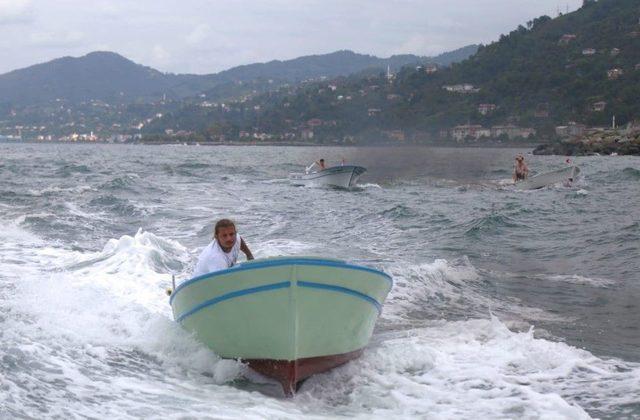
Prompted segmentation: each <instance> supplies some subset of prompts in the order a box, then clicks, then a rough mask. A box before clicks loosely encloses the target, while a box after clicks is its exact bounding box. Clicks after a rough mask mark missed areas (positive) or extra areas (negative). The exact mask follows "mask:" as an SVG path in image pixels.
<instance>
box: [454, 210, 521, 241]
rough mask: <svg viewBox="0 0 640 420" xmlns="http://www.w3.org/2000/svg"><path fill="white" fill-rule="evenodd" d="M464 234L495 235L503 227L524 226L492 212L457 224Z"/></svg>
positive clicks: (502, 229)
mask: <svg viewBox="0 0 640 420" xmlns="http://www.w3.org/2000/svg"><path fill="white" fill-rule="evenodd" d="M459 228H461V229H462V230H464V234H465V235H466V236H472V237H479V236H482V235H483V234H489V235H497V234H500V233H502V232H503V231H504V230H505V229H513V228H526V226H524V225H521V224H518V223H516V222H515V220H514V219H512V218H511V217H509V216H505V215H502V214H497V213H492V214H488V215H485V216H481V217H477V218H475V219H472V220H470V221H468V222H466V223H464V224H462V225H460V226H459Z"/></svg>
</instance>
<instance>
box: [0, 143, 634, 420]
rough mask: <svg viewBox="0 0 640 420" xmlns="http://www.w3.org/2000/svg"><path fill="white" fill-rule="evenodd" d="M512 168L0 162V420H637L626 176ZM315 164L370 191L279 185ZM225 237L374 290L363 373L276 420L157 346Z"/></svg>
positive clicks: (82, 153) (356, 155) (594, 162)
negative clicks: (356, 274)
mask: <svg viewBox="0 0 640 420" xmlns="http://www.w3.org/2000/svg"><path fill="white" fill-rule="evenodd" d="M518 152H525V153H526V152H527V150H526V149H461V148H451V149H446V148H397V149H392V148H289V147H199V148H197V147H186V146H134V145H67V144H51V145H35V144H0V159H1V160H0V343H1V346H0V418H51V417H59V418H84V417H91V418H142V417H144V418H160V417H162V418H183V417H196V418H201V417H209V418H302V417H304V418H335V417H337V416H349V417H355V418H367V419H369V418H415V417H418V418H554V419H555V418H569V419H581V418H589V417H598V418H640V391H639V390H640V327H639V325H640V304H639V301H640V276H639V274H638V273H639V270H640V208H639V206H640V159H638V158H637V157H584V158H575V160H574V161H573V162H572V164H577V165H578V166H580V168H581V169H582V173H581V175H582V177H581V178H580V179H579V180H578V181H577V182H576V183H574V185H571V186H562V185H561V186H552V187H549V188H544V189H541V190H536V191H516V190H514V189H513V188H512V187H511V185H510V182H509V178H510V176H511V168H512V163H513V157H514V155H515V154H516V153H518ZM319 158H325V159H326V160H327V162H328V163H329V164H335V163H338V162H340V161H341V160H342V159H344V160H345V161H346V162H348V163H353V164H358V165H362V166H365V167H367V168H368V172H367V173H366V174H365V175H364V176H363V177H362V178H361V180H360V184H359V186H358V187H356V188H354V189H352V190H340V189H331V188H305V187H295V186H292V185H290V184H289V182H288V180H287V175H288V173H289V172H296V171H300V170H302V169H303V168H304V167H305V166H307V165H308V164H309V163H310V162H312V161H314V160H317V159H319ZM527 161H528V163H529V166H530V167H531V169H532V170H534V171H537V172H544V171H547V170H553V169H558V168H561V167H562V166H563V165H566V163H565V162H564V158H563V157H535V156H530V155H527ZM338 164H339V163H338ZM222 217H231V218H233V219H234V220H235V221H236V222H237V225H238V229H239V232H240V234H241V235H242V237H243V238H244V239H245V241H246V242H247V244H248V245H249V246H250V248H251V249H252V251H253V254H254V255H255V256H256V257H258V258H259V257H269V256H276V255H315V256H323V257H337V258H341V259H345V260H347V261H349V262H352V263H356V264H362V265H366V266H370V267H374V268H377V269H381V270H384V271H385V272H387V273H389V274H390V275H391V276H392V277H393V279H394V282H395V284H394V288H393V290H392V291H391V294H390V295H389V298H388V300H387V302H386V303H385V305H384V309H383V312H382V315H381V317H380V319H379V320H378V324H377V327H376V330H375V332H374V334H373V337H372V340H371V342H370V344H369V346H368V347H367V348H366V350H365V352H364V354H363V356H362V357H361V358H359V359H357V360H355V361H352V362H350V363H348V364H346V365H344V366H342V367H340V368H337V369H334V370H332V371H330V372H328V373H325V374H319V375H315V376H314V377H312V378H310V379H309V380H307V381H306V382H305V383H304V384H303V386H302V388H301V389H300V391H299V393H298V394H297V395H296V396H295V397H294V398H293V399H286V398H283V396H282V393H281V391H280V389H279V385H277V384H276V383H274V382H273V381H270V380H269V379H266V378H263V377H261V376H260V375H258V374H256V373H254V372H252V371H251V370H249V369H248V368H247V367H246V366H245V365H243V364H242V363H241V362H239V361H235V360H223V359H220V358H219V357H218V356H216V355H215V354H214V353H213V352H211V351H210V350H209V349H208V348H206V347H205V346H203V345H202V344H200V343H199V342H198V341H197V340H196V339H194V338H193V337H192V336H191V335H190V334H188V333H187V332H186V331H185V330H183V329H182V328H181V327H180V326H179V325H178V324H176V323H175V322H174V321H173V319H172V315H171V310H170V307H169V303H168V297H167V296H166V293H165V292H166V289H167V288H169V287H171V275H172V274H175V275H176V276H177V278H178V280H179V281H180V280H183V279H186V278H188V277H189V275H190V272H191V270H192V269H193V266H194V263H195V258H196V257H197V255H198V254H199V251H200V250H201V249H202V248H203V247H204V246H205V245H206V244H207V243H208V242H209V241H210V240H211V234H212V228H213V224H214V223H215V221H216V220H217V219H219V218H222Z"/></svg>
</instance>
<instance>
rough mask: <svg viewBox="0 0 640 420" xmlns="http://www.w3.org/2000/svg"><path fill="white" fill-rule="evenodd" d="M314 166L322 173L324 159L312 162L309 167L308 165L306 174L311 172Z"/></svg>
mask: <svg viewBox="0 0 640 420" xmlns="http://www.w3.org/2000/svg"><path fill="white" fill-rule="evenodd" d="M314 166H317V167H318V168H320V170H321V171H323V170H324V169H325V168H326V166H325V164H324V159H320V160H316V161H315V162H313V163H312V164H311V165H309V167H308V168H307V170H306V172H307V173H309V172H311V170H312V169H313V167H314Z"/></svg>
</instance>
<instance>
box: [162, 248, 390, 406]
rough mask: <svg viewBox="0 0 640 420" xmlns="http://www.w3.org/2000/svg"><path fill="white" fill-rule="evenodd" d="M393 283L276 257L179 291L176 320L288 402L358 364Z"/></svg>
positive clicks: (366, 272) (333, 264)
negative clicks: (267, 381)
mask: <svg viewBox="0 0 640 420" xmlns="http://www.w3.org/2000/svg"><path fill="white" fill-rule="evenodd" d="M392 284H393V282H392V279H391V277H390V276H389V275H387V274H386V273H384V272H382V271H378V270H375V269H372V268H369V267H364V266H360V265H355V264H349V263H346V262H344V261H341V260H337V259H327V258H317V257H275V258H266V259H258V260H252V261H247V262H243V263H240V264H238V265H234V266H232V267H231V268H228V269H225V270H220V271H215V272H212V273H207V274H204V275H200V276H197V277H194V278H192V279H190V280H187V281H185V282H183V283H182V284H180V285H178V287H174V291H173V292H172V293H171V297H170V304H171V308H172V310H173V315H174V318H175V320H176V321H177V322H179V323H180V324H181V325H182V326H183V327H184V328H186V329H187V330H189V331H192V332H193V333H195V335H196V337H197V338H198V339H199V340H201V341H202V342H203V343H204V344H206V345H207V346H208V347H210V348H211V349H212V350H213V351H214V352H215V353H217V354H218V355H219V356H221V357H223V358H230V359H240V360H242V361H243V362H246V363H247V364H248V365H249V367H250V368H252V369H253V370H255V371H257V372H259V373H261V374H263V375H265V376H268V377H271V378H273V379H276V380H277V381H278V382H280V384H281V385H282V388H283V390H284V392H285V394H286V395H288V396H291V395H293V393H294V392H295V391H296V389H297V388H298V386H299V384H301V382H302V381H304V380H305V379H306V378H308V377H310V376H311V375H313V374H315V373H320V372H325V371H327V370H329V369H332V368H334V367H336V366H339V365H342V364H344V363H346V362H348V361H349V360H352V359H354V358H356V357H358V356H359V355H360V354H361V353H362V352H363V349H364V348H365V347H366V345H367V343H368V342H369V339H370V338H371V334H372V332H373V328H374V326H375V323H376V320H377V318H378V316H379V314H380V312H381V310H382V304H383V303H384V300H385V298H386V297H387V294H388V293H389V291H390V290H391V286H392Z"/></svg>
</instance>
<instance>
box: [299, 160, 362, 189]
mask: <svg viewBox="0 0 640 420" xmlns="http://www.w3.org/2000/svg"><path fill="white" fill-rule="evenodd" d="M365 172H366V169H365V168H363V167H362V166H352V165H347V166H333V167H331V168H327V169H324V170H322V171H318V172H311V173H308V174H303V173H292V174H289V180H290V182H291V183H292V184H293V185H304V186H310V187H323V186H332V187H339V188H349V187H353V186H354V185H356V183H357V182H358V179H359V178H360V176H361V175H362V174H363V173H365Z"/></svg>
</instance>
